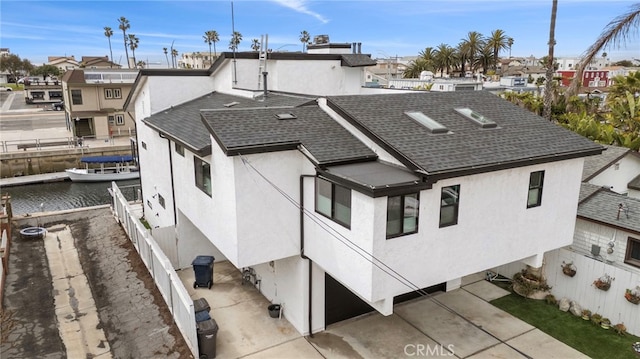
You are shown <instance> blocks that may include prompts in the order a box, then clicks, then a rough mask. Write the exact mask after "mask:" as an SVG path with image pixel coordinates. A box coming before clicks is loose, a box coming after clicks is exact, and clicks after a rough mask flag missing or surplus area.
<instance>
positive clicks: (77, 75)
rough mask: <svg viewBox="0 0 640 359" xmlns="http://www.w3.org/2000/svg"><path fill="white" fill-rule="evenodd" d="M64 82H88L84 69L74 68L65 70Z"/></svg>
mask: <svg viewBox="0 0 640 359" xmlns="http://www.w3.org/2000/svg"><path fill="white" fill-rule="evenodd" d="M62 82H66V83H68V84H84V83H86V81H85V80H84V70H79V69H73V70H69V71H65V73H64V75H62Z"/></svg>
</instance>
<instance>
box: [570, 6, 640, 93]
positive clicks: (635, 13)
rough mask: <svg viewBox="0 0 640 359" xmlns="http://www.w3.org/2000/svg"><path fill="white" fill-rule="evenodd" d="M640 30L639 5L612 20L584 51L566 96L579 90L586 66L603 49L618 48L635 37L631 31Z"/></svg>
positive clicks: (631, 7)
mask: <svg viewBox="0 0 640 359" xmlns="http://www.w3.org/2000/svg"><path fill="white" fill-rule="evenodd" d="M637 28H640V3H635V4H633V5H631V6H630V7H629V11H628V12H626V13H624V14H622V15H620V16H618V17H616V18H615V19H613V20H612V21H611V22H609V24H607V26H605V28H604V30H603V31H602V33H601V34H600V36H599V37H598V39H597V40H596V41H595V42H594V43H593V44H592V45H591V46H589V48H588V49H587V51H585V53H584V55H583V57H582V60H581V61H580V63H579V64H578V65H577V66H576V74H575V77H574V78H573V81H571V84H570V85H569V88H568V89H567V94H568V95H569V96H570V95H575V94H577V93H578V89H579V88H580V79H582V73H583V72H584V68H585V67H586V65H587V64H589V63H590V62H591V61H592V60H593V58H594V57H595V56H596V55H597V54H598V53H599V52H600V51H601V50H602V49H604V48H606V47H608V46H610V45H613V46H615V47H618V48H619V47H620V45H621V44H623V43H625V42H626V40H627V39H628V38H629V37H630V36H634V35H637V32H634V31H633V29H637Z"/></svg>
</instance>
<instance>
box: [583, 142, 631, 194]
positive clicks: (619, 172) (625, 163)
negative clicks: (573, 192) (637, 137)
mask: <svg viewBox="0 0 640 359" xmlns="http://www.w3.org/2000/svg"><path fill="white" fill-rule="evenodd" d="M639 175H640V153H638V152H637V151H633V150H631V149H629V148H625V147H617V146H606V151H603V152H602V154H601V155H600V156H594V157H590V158H588V159H587V160H585V163H584V171H583V173H582V181H583V182H585V183H589V184H592V185H596V186H601V187H607V188H608V189H610V190H611V191H613V192H616V193H619V194H624V195H626V194H628V195H629V196H631V197H633V194H634V193H633V192H630V190H632V189H633V187H634V183H635V182H634V181H637V176H639ZM635 186H637V184H636V185H635ZM636 198H640V196H636Z"/></svg>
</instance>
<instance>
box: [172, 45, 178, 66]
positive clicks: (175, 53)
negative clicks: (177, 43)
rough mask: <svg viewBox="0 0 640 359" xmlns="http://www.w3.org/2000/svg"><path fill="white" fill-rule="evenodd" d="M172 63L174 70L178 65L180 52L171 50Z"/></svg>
mask: <svg viewBox="0 0 640 359" xmlns="http://www.w3.org/2000/svg"><path fill="white" fill-rule="evenodd" d="M171 63H172V64H173V67H174V68H175V67H176V65H177V63H178V50H176V49H171Z"/></svg>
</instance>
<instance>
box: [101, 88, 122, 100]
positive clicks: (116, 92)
mask: <svg viewBox="0 0 640 359" xmlns="http://www.w3.org/2000/svg"><path fill="white" fill-rule="evenodd" d="M104 98H106V99H113V98H122V91H121V90H120V89H104Z"/></svg>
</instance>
